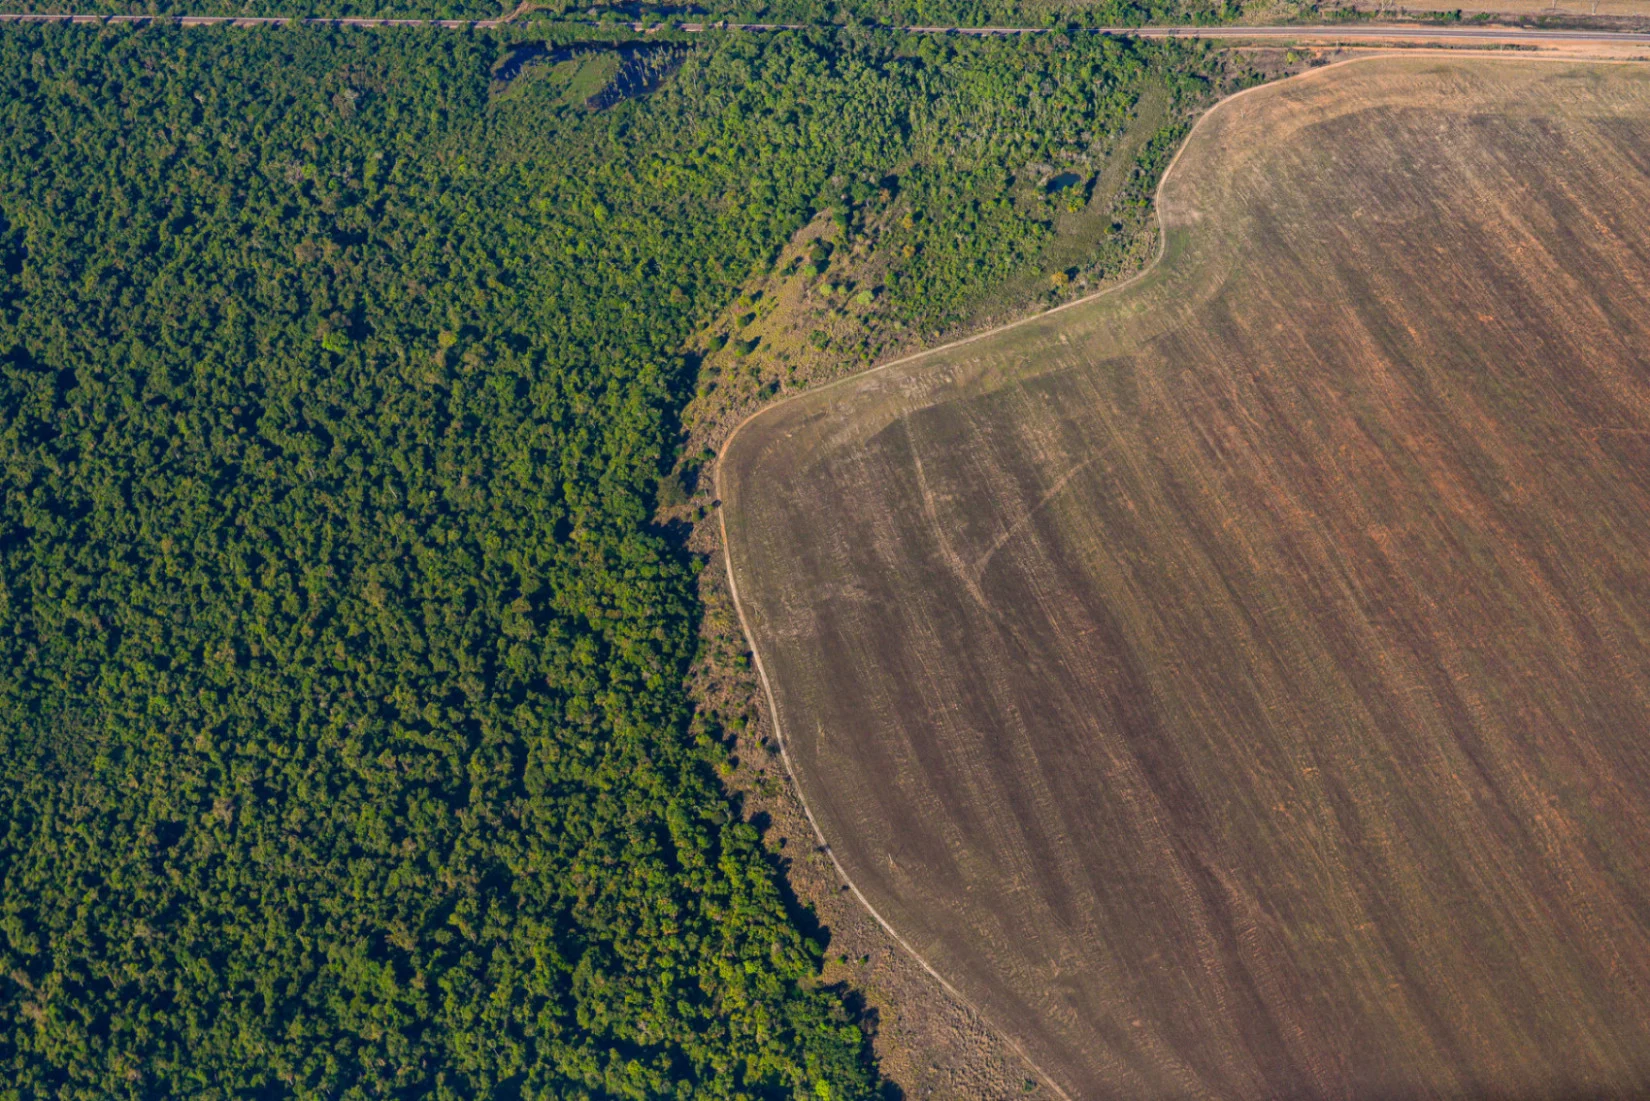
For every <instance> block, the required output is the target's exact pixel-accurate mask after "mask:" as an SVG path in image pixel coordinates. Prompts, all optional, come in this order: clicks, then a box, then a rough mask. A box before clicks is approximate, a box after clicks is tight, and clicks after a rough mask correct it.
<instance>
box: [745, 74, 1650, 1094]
mask: <svg viewBox="0 0 1650 1101" xmlns="http://www.w3.org/2000/svg"><path fill="white" fill-rule="evenodd" d="M1647 149H1650V71H1645V70H1643V69H1638V68H1634V67H1630V66H1602V65H1600V66H1588V65H1581V64H1574V63H1564V62H1556V63H1555V62H1536V61H1487V60H1453V59H1444V58H1404V59H1380V60H1373V61H1367V62H1360V63H1354V64H1348V65H1342V66H1336V67H1333V68H1329V69H1324V70H1320V71H1318V72H1316V73H1313V74H1310V75H1308V76H1305V77H1302V78H1299V79H1296V80H1292V81H1288V82H1285V83H1283V84H1280V85H1274V86H1271V87H1268V88H1264V89H1260V90H1257V91H1255V92H1252V93H1249V94H1246V95H1244V96H1241V97H1238V98H1236V99H1234V100H1232V101H1229V102H1228V103H1227V104H1225V105H1224V106H1222V107H1221V108H1219V109H1217V110H1216V111H1215V112H1213V113H1211V115H1210V116H1208V117H1207V118H1206V120H1205V121H1204V123H1203V124H1202V125H1201V126H1200V127H1199V128H1198V130H1197V132H1196V133H1194V135H1193V137H1192V138H1191V139H1190V141H1189V142H1188V145H1187V147H1186V149H1185V151H1184V153H1183V154H1182V156H1181V158H1180V161H1179V163H1178V164H1177V166H1176V167H1175V168H1174V169H1173V170H1172V171H1171V173H1170V175H1169V177H1168V179H1167V180H1166V181H1165V183H1164V186H1163V190H1162V192H1161V195H1160V208H1161V212H1162V216H1163V219H1164V224H1165V227H1166V229H1167V247H1166V253H1165V257H1164V259H1163V261H1162V262H1161V263H1160V264H1159V265H1158V266H1157V267H1155V268H1154V269H1152V271H1151V272H1150V273H1148V275H1147V276H1146V277H1144V278H1142V279H1141V280H1140V281H1138V282H1136V283H1135V284H1133V285H1131V286H1130V287H1128V288H1127V289H1125V290H1122V291H1119V292H1116V293H1113V294H1111V295H1108V296H1106V297H1104V298H1101V299H1098V300H1093V301H1090V302H1086V303H1083V304H1080V305H1077V306H1074V307H1072V308H1070V309H1066V310H1063V311H1061V312H1059V313H1057V314H1054V315H1050V316H1047V317H1044V318H1041V319H1038V320H1036V321H1033V322H1030V323H1027V324H1024V325H1021V326H1018V327H1016V328H1014V329H1012V330H1009V331H1005V332H1002V333H1000V334H997V335H995V336H992V337H989V338H986V339H983V340H979V341H975V342H972V343H969V344H966V345H963V346H961V347H957V348H953V349H951V350H948V351H941V352H940V353H938V354H934V355H930V356H927V357H924V358H922V359H920V360H917V361H914V362H910V363H906V364H902V365H897V366H894V367H891V368H888V369H884V370H880V371H877V372H872V373H869V374H866V375H863V376H860V377H858V378H856V379H852V380H848V381H846V382H844V383H842V384H840V385H837V386H835V387H830V388H826V389H823V390H819V391H816V392H814V393H811V394H807V395H804V396H802V397H799V398H797V399H795V400H792V401H788V402H785V403H783V404H781V405H778V406H775V407H774V408H773V409H771V410H770V411H768V412H766V413H764V414H763V415H761V416H759V417H757V418H755V419H754V420H753V421H751V422H750V423H749V424H748V425H747V426H746V427H745V428H744V429H743V430H742V431H740V432H739V433H738V434H737V435H736V436H735V437H734V438H733V441H732V443H731V444H730V445H729V447H728V448H727V450H726V452H725V454H724V457H723V460H722V462H721V464H720V466H719V479H720V485H721V493H722V496H723V500H724V520H725V523H726V527H727V533H728V538H729V546H730V552H731V557H732V559H733V561H734V563H735V567H736V570H735V572H736V577H737V580H738V583H739V590H740V596H741V598H742V601H743V611H744V613H745V617H746V620H747V626H748V629H749V630H750V631H751V633H752V636H753V639H754V642H755V644H756V647H757V650H758V653H759V655H760V657H761V660H762V663H763V667H764V669H765V671H766V672H767V674H768V676H769V678H770V680H771V689H772V691H773V694H774V697H775V700H776V703H777V707H778V712H779V716H780V718H781V719H782V721H783V724H784V731H785V735H786V737H787V745H788V749H789V753H790V755H791V764H792V766H793V769H794V771H795V772H796V774H797V777H798V780H799V783H800V785H801V788H802V792H803V794H804V795H805V796H806V798H807V800H808V801H809V803H810V805H811V807H812V809H813V811H814V813H815V815H816V816H817V818H818V820H819V822H820V825H821V827H822V828H823V831H824V833H825V835H826V837H827V838H829V840H830V842H831V843H832V846H833V850H834V853H835V855H836V857H837V858H838V859H839V860H840V861H841V862H842V864H843V865H844V866H845V868H846V870H847V871H848V873H849V874H850V875H851V877H852V878H853V880H854V882H855V883H856V884H857V885H858V886H859V888H860V889H861V890H863V892H864V893H865V895H866V896H867V897H868V899H869V900H870V902H871V903H872V905H874V906H875V907H876V908H877V909H878V910H879V911H880V912H881V913H882V914H884V915H885V916H886V917H887V918H888V919H889V920H890V922H891V923H892V925H893V926H894V928H896V929H897V930H898V931H900V932H901V933H902V934H903V935H904V937H905V938H906V939H907V940H908V941H910V942H911V944H912V945H913V947H914V948H915V950H916V951H917V952H918V953H919V954H920V955H921V956H922V957H923V958H925V959H926V960H928V961H929V962H930V963H932V964H933V966H934V967H935V968H936V969H937V970H938V971H939V972H940V973H941V974H943V975H945V976H946V977H947V978H949V979H950V980H951V981H952V982H953V983H954V984H955V985H956V986H958V987H959V988H960V989H961V990H962V991H963V992H964V993H965V994H966V995H967V996H968V997H969V998H971V999H972V1000H973V1001H975V1002H976V1003H978V1005H979V1006H980V1007H981V1008H982V1009H983V1011H984V1013H985V1014H986V1016H987V1017H988V1018H989V1019H990V1020H991V1021H992V1022H993V1023H994V1024H995V1025H996V1026H997V1027H999V1028H1001V1029H1002V1030H1003V1031H1004V1032H1005V1033H1007V1034H1008V1035H1010V1036H1012V1037H1013V1038H1015V1039H1016V1040H1017V1041H1018V1042H1019V1043H1020V1044H1022V1045H1023V1046H1024V1047H1025V1048H1026V1049H1027V1050H1028V1051H1029V1052H1030V1054H1031V1055H1032V1057H1033V1058H1034V1059H1035V1060H1036V1061H1037V1062H1038V1063H1039V1064H1040V1065H1041V1067H1042V1068H1043V1069H1044V1070H1045V1071H1046V1072H1047V1073H1048V1074H1049V1075H1050V1076H1051V1077H1052V1078H1053V1079H1054V1080H1055V1081H1056V1082H1057V1083H1059V1084H1060V1085H1061V1086H1062V1087H1063V1088H1064V1089H1065V1090H1066V1091H1067V1092H1069V1093H1070V1094H1072V1095H1073V1096H1081V1097H1103V1096H1125V1095H1127V1096H1139V1095H1142V1094H1147V1095H1184V1096H1220V1097H1272V1096H1326V1097H1328V1096H1337V1097H1377V1096H1379V1097H1389V1096H1415V1097H1422V1096H1461V1095H1494V1096H1506V1097H1536V1096H1559V1095H1567V1096H1577V1095H1583V1094H1586V1095H1604V1094H1608V1095H1634V1094H1637V1095H1642V1094H1644V1093H1646V1092H1647V1091H1650V794H1647V793H1650V562H1647V557H1646V554H1645V550H1644V548H1645V547H1646V546H1650V279H1647V277H1646V271H1647V266H1646V261H1647V258H1650V223H1647V222H1646V221H1645V219H1644V218H1643V217H1642V214H1643V211H1645V210H1646V209H1650V154H1647V153H1646V150H1647Z"/></svg>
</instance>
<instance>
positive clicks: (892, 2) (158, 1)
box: [0, 0, 1244, 27]
mask: <svg viewBox="0 0 1650 1101" xmlns="http://www.w3.org/2000/svg"><path fill="white" fill-rule="evenodd" d="M1243 7H1244V0H688V2H684V3H662V4H661V3H644V2H640V0H594V2H587V0H529V3H528V4H527V5H526V6H523V5H521V4H519V3H518V2H517V0H3V2H0V11H17V12H76V13H83V14H123V15H125V14H188V15H257V16H316V17H322V18H335V17H338V16H373V17H389V16H394V17H398V18H420V19H498V18H500V17H502V16H505V15H508V14H511V13H518V14H519V15H525V14H527V13H528V12H538V13H540V14H541V15H550V16H584V17H587V18H592V19H599V20H609V21H612V20H623V21H626V22H628V21H632V20H637V21H640V20H650V21H658V20H671V19H687V20H693V19H699V18H703V17H710V18H715V19H732V20H748V21H763V22H784V23H808V24H825V25H829V24H842V23H852V22H858V23H872V24H881V25H885V26H931V25H942V26H959V27H981V26H1001V25H1012V26H1038V27H1040V26H1054V25H1059V26H1065V25H1078V26H1088V27H1117V26H1139V25H1141V24H1144V23H1218V22H1226V21H1229V20H1232V19H1235V18H1237V17H1238V16H1239V15H1240V14H1241V13H1242V10H1243Z"/></svg>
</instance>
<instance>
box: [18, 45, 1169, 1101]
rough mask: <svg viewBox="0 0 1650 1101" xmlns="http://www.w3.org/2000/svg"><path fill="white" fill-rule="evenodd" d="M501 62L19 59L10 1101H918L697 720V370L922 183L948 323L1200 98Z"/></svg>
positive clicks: (730, 59)
mask: <svg viewBox="0 0 1650 1101" xmlns="http://www.w3.org/2000/svg"><path fill="white" fill-rule="evenodd" d="M508 46H509V44H508V43H507V42H505V41H504V40H502V39H500V38H498V37H495V36H493V35H491V34H482V33H478V34H469V33H454V32H446V31H433V30H432V31H422V30H395V31H383V32H378V31H333V30H328V29H324V28H314V27H309V28H299V29H265V30H258V31H237V30H233V29H228V28H220V29H212V30H200V29H197V30H181V29H177V28H171V27H150V28H141V29H138V28H118V29H117V28H92V27H67V26H55V25H54V26H12V27H8V28H4V29H3V30H0V82H3V91H0V112H3V114H4V131H3V133H0V272H3V277H0V278H3V282H0V471H3V478H0V1098H4V1097H11V1098H34V1097H48V1096H49V1097H87V1098H91V1097H110V1096H130V1097H176V1096H232V1095H233V1096H243V1095H249V1096H269V1097H277V1096H327V1097H344V1096H359V1097H369V1096H445V1097H474V1096H501V1097H510V1096H520V1097H558V1098H563V1097H565V1098H577V1097H608V1096H612V1097H638V1098H639V1097H654V1096H673V1097H683V1098H686V1097H730V1098H732V1097H746V1098H769V1097H775V1098H777V1097H808V1098H816V1099H826V1101H832V1099H835V1101H842V1099H850V1098H856V1097H870V1096H875V1095H877V1093H878V1092H879V1091H880V1090H881V1089H882V1088H883V1087H882V1086H880V1085H879V1083H878V1081H877V1076H876V1069H875V1066H874V1064H873V1060H872V1058H871V1055H870V1049H869V1046H868V1044H867V1041H866V1038H865V1036H864V1034H863V1033H862V1031H861V1029H860V1027H859V1026H858V1024H857V1023H856V1022H855V1020H854V1019H853V1017H852V1016H851V1014H850V1013H849V1012H848V1011H847V1009H846V1007H845V1005H844V1001H843V993H842V992H841V991H836V990H832V989H828V988H822V987H820V986H819V984H818V983H817V981H816V976H817V972H818V961H819V956H820V951H821V946H820V945H818V944H816V943H813V942H812V941H810V940H809V939H808V938H806V937H805V936H804V935H803V934H802V933H801V932H800V931H799V930H798V927H797V925H796V923H795V922H794V921H793V920H792V916H791V915H789V914H788V913H787V909H786V903H785V899H784V896H783V894H782V890H783V887H782V883H781V881H780V880H779V877H778V875H777V872H776V870H775V868H774V866H773V865H772V863H771V859H770V858H769V857H768V856H767V855H766V853H765V851H764V850H763V848H762V846H761V844H760V841H759V838H758V835H757V833H756V831H755V830H754V829H753V828H752V827H751V826H749V825H748V824H746V823H744V822H743V821H742V820H741V817H740V813H739V809H738V807H737V805H736V804H735V803H734V802H733V801H732V800H730V797H729V795H728V794H727V793H726V792H725V791H724V790H723V788H722V786H721V784H720V783H719V781H718V779H717V775H716V768H717V765H718V764H719V763H722V761H723V759H724V756H725V753H726V750H725V748H724V743H723V741H722V737H721V732H720V731H718V730H717V729H716V728H715V726H714V724H713V723H707V722H706V721H704V718H703V716H700V717H698V718H695V716H694V714H693V707H692V704H691V702H690V700H689V699H688V697H687V694H686V691H685V689H684V686H683V681H684V675H685V672H686V670H687V669H688V667H689V664H690V663H691V661H692V660H693V652H694V647H695V645H696V635H695V623H696V616H697V608H696V606H695V602H694V597H693V593H694V586H693V580H694V573H695V571H696V570H697V569H698V568H699V565H698V563H697V562H696V561H695V560H694V559H693V558H692V557H691V556H689V555H688V554H686V553H685V552H684V551H683V550H681V549H680V544H679V542H673V541H672V540H671V539H670V538H668V537H667V536H666V534H665V533H663V532H662V531H660V530H659V529H657V528H656V527H655V525H654V524H653V522H652V517H653V516H654V511H655V503H656V502H655V494H656V492H657V486H658V484H659V478H660V475H661V473H662V472H663V471H666V470H668V469H669V468H670V466H671V464H672V463H673V462H674V461H675V459H676V454H675V452H676V449H677V447H678V440H679V435H678V429H677V424H676V417H677V414H678V411H679V410H680V409H681V408H682V406H683V404H684V403H685V402H686V401H687V400H688V399H689V398H690V397H691V395H692V393H693V389H694V386H695V383H696V378H695V362H694V359H693V357H692V356H691V355H690V354H688V353H687V352H685V351H684V350H685V349H687V348H689V347H691V346H692V342H693V340H694V339H695V334H696V333H699V332H700V331H701V330H702V328H703V326H704V325H705V324H706V322H707V320H708V319H709V318H711V317H713V316H714V315H715V314H716V312H717V311H718V310H719V309H720V308H721V307H722V306H723V305H724V304H725V303H727V302H728V301H730V300H731V299H732V297H733V296H734V295H735V294H737V292H738V287H739V286H740V284H741V282H742V281H743V280H744V279H746V278H747V277H748V276H749V275H750V274H751V273H752V272H755V271H760V270H762V269H763V268H764V267H765V266H766V265H769V264H771V263H772V261H773V259H774V257H775V256H776V255H777V254H778V251H779V249H780V246H781V245H782V244H783V243H784V242H785V241H786V240H787V239H788V238H789V236H790V235H791V234H792V233H793V232H794V231H795V230H796V229H797V228H798V227H800V226H801V225H803V224H805V223H806V222H807V221H808V220H809V219H810V218H812V217H813V216H814V215H815V214H816V213H817V212H818V211H819V210H821V209H825V208H831V209H834V210H836V212H837V214H838V216H839V218H840V220H841V223H842V225H843V226H844V229H845V231H846V232H849V233H851V232H852V231H853V226H854V225H855V224H856V219H857V218H861V217H863V210H862V209H861V208H862V207H864V206H866V205H874V204H875V203H876V202H884V201H888V197H889V196H888V189H887V188H886V187H882V188H881V190H879V181H886V180H888V178H889V177H890V176H891V175H892V174H895V173H899V174H900V178H902V179H905V180H907V181H909V182H908V183H907V184H905V185H904V186H905V188H906V190H905V191H904V192H903V194H904V195H906V196H907V197H909V196H919V195H920V196H922V197H923V204H924V210H923V212H922V213H923V219H922V220H920V221H918V220H913V222H912V227H913V228H912V229H911V230H910V232H911V233H912V234H914V235H926V236H921V238H920V240H919V241H918V244H920V245H922V247H920V248H912V249H910V250H909V255H908V256H907V257H906V260H905V264H904V268H903V269H902V273H901V278H900V279H898V280H896V282H897V284H898V285H897V286H895V287H894V288H893V289H891V290H890V291H889V294H890V296H891V299H892V300H893V301H894V302H895V303H896V304H901V305H899V308H900V309H903V310H904V311H905V313H904V314H903V315H902V316H905V317H908V318H909V320H910V322H911V323H912V324H918V325H924V324H938V323H941V322H943V321H944V320H945V319H947V318H950V317H953V316H955V315H956V312H957V309H958V303H959V302H961V301H962V299H963V298H964V297H965V296H966V293H967V288H968V287H969V286H970V285H972V284H975V283H977V282H978V281H979V280H980V279H982V278H994V277H995V276H996V275H998V274H999V273H1000V272H1002V271H1006V270H1009V269H1011V268H1013V267H1014V265H1015V264H1016V263H1018V262H1020V260H1021V259H1023V257H1024V255H1025V250H1026V249H1027V247H1028V246H1027V245H1026V241H1028V240H1035V239H1036V235H1037V233H1038V232H1039V228H1038V227H1039V226H1041V225H1042V224H1043V223H1042V222H1041V221H1040V219H1041V218H1042V217H1043V215H1042V214H1041V213H1040V212H1039V211H1037V210H1031V211H1020V212H1019V213H1014V210H1013V208H1010V207H1005V206H1004V204H1002V203H1001V202H997V201H996V200H995V199H993V198H992V195H991V194H990V193H989V188H987V191H986V192H980V188H981V187H982V186H984V185H982V183H981V181H988V180H989V179H991V178H995V177H1001V176H1002V175H1003V173H1004V172H1005V171H1009V170H1012V169H1014V168H1015V167H1017V166H1018V165H1019V164H1020V163H1022V162H1024V161H1026V160H1028V159H1038V158H1042V159H1049V158H1051V157H1054V156H1056V155H1058V154H1059V152H1060V150H1061V149H1062V148H1065V147H1067V146H1070V147H1078V146H1084V145H1088V144H1092V142H1094V141H1095V140H1096V137H1095V134H1094V132H1093V131H1095V130H1096V129H1097V128H1100V126H1101V124H1104V123H1106V122H1107V120H1115V119H1118V118H1121V117H1123V116H1124V114H1125V113H1126V111H1127V109H1128V107H1129V104H1130V102H1131V101H1132V97H1133V96H1134V95H1135V94H1136V91H1137V89H1138V88H1139V87H1140V85H1141V82H1143V81H1145V80H1148V79H1155V80H1159V81H1162V80H1171V81H1172V82H1173V83H1175V86H1176V87H1179V88H1182V89H1183V90H1186V91H1187V94H1190V91H1191V90H1192V89H1194V87H1195V84H1196V81H1195V80H1193V79H1191V78H1189V77H1186V76H1185V75H1184V74H1183V73H1182V71H1181V70H1182V69H1184V68H1185V67H1186V66H1187V65H1189V64H1191V63H1192V59H1194V58H1195V57H1196V56H1197V55H1196V54H1195V53H1192V52H1181V49H1180V47H1174V46H1156V47H1147V46H1143V45H1135V46H1131V45H1127V44H1123V43H1119V42H1116V41H1106V40H1102V39H1099V38H1092V37H1091V38H1087V39H1084V40H1081V41H1074V40H1068V39H1065V38H1063V37H1059V36H1049V37H1046V38H1043V39H1038V40H1034V41H1033V40H1028V41H1025V42H1016V43H1002V42H991V43H978V42H958V41H954V40H944V39H934V38H922V39H914V38H900V37H897V36H892V35H889V34H886V33H884V32H870V31H864V30H852V29H849V30H842V31H832V32H825V31H819V32H809V33H807V34H782V35H771V36H750V35H728V36H704V37H701V38H699V39H697V40H696V41H695V43H694V44H693V45H692V46H691V47H684V48H683V49H682V50H681V56H680V57H678V58H676V59H675V60H674V61H673V62H672V65H671V66H670V68H671V69H672V70H673V75H671V76H670V77H669V79H668V80H667V81H666V82H665V83H664V84H663V86H662V87H660V88H659V89H658V90H657V91H655V92H653V94H651V95H646V96H633V97H630V98H622V99H620V100H619V101H618V102H616V103H612V104H603V106H605V108H606V109H603V110H596V109H592V108H591V107H590V106H587V105H586V102H585V99H586V98H587V97H584V96H583V95H582V94H578V95H575V94H572V92H571V91H570V85H569V80H570V79H576V78H577V73H574V74H573V75H572V76H571V77H570V76H569V73H568V72H567V69H568V66H567V65H560V66H556V65H541V66H536V67H529V68H527V69H524V70H523V74H522V75H521V76H520V77H519V78H518V79H517V80H516V81H515V82H514V83H513V84H511V85H510V86H509V87H507V88H506V87H503V86H501V85H500V83H499V82H497V81H495V80H491V79H490V78H489V74H490V73H492V72H494V71H495V69H496V67H497V66H498V64H499V62H500V61H501V59H502V58H503V57H504V56H505V54H506V53H507V51H508ZM678 63H679V67H677V64H678ZM574 68H577V66H574ZM661 71H663V70H662V69H661ZM1027 112H1031V113H1030V114H1027ZM1027 118H1035V119H1037V120H1039V126H1038V128H1037V129H1036V130H1035V131H1033V130H1032V129H1030V128H1028V127H1027V125H1026V119H1027ZM977 192H978V194H977ZM965 231H966V232H965ZM948 242H949V243H948ZM924 303H927V304H928V305H924Z"/></svg>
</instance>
